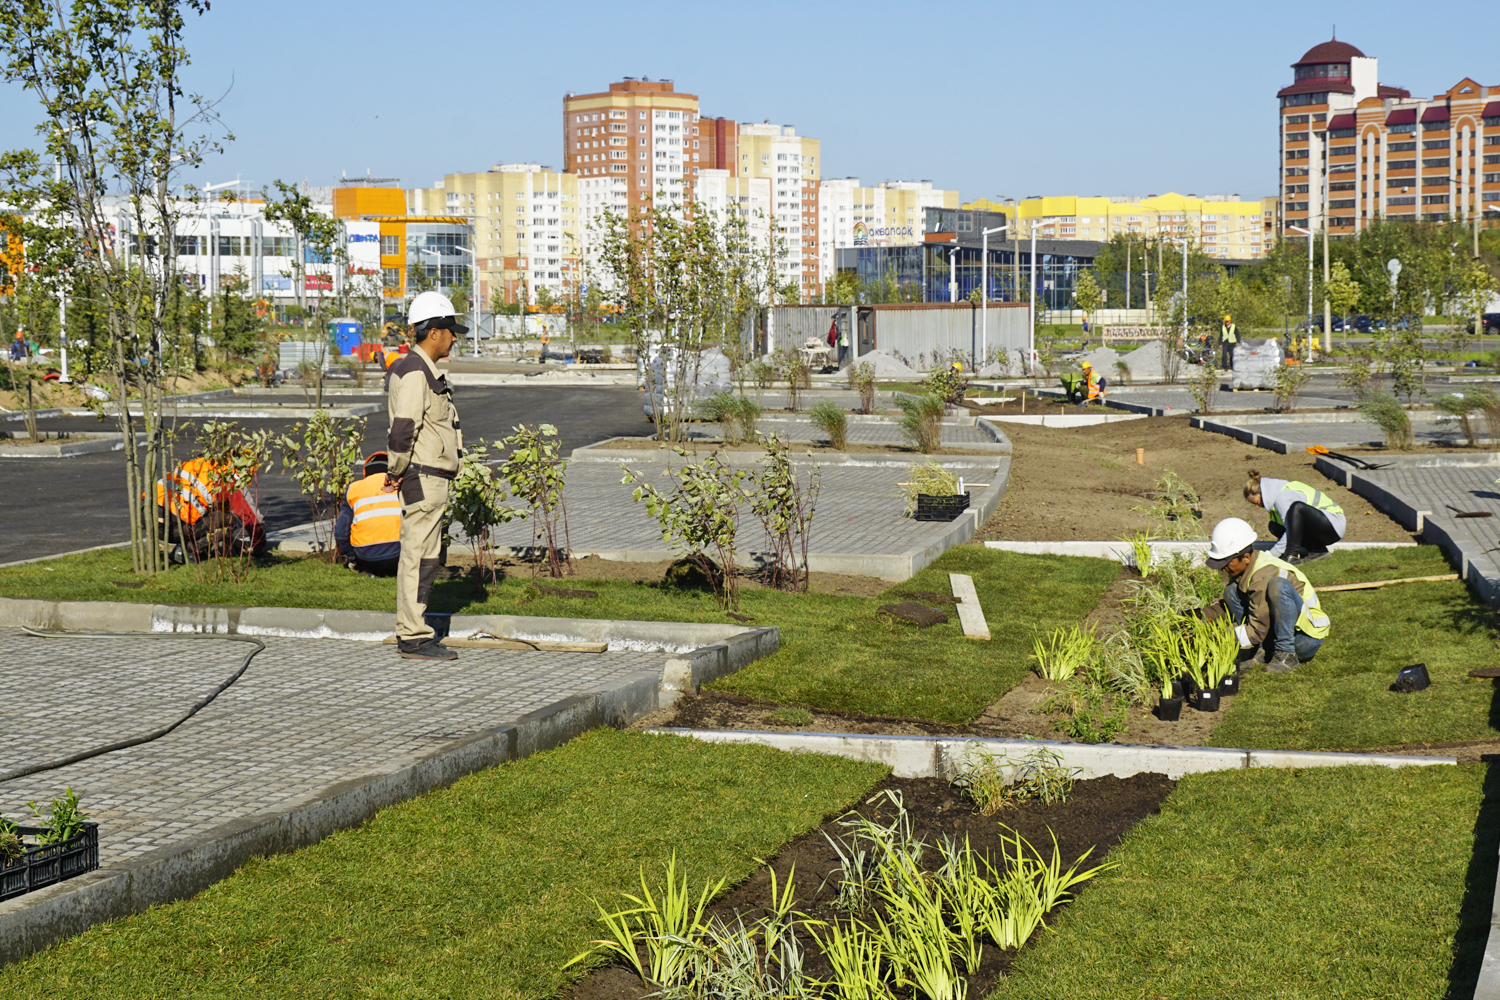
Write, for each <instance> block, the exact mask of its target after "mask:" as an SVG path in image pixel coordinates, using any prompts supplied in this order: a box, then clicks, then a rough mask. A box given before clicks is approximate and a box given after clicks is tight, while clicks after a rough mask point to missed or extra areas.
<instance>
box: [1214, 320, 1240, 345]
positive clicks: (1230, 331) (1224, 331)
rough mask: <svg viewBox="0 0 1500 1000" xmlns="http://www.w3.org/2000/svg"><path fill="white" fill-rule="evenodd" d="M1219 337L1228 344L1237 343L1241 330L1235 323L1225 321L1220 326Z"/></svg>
mask: <svg viewBox="0 0 1500 1000" xmlns="http://www.w3.org/2000/svg"><path fill="white" fill-rule="evenodd" d="M1219 339H1220V340H1222V341H1223V342H1224V343H1226V344H1237V343H1239V340H1240V331H1239V329H1238V328H1237V327H1236V326H1235V325H1234V324H1233V323H1225V324H1223V325H1222V326H1221V327H1220V328H1219Z"/></svg>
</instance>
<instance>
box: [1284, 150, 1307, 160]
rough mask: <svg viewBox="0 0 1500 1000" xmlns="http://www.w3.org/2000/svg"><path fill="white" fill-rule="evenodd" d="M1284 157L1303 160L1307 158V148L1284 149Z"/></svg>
mask: <svg viewBox="0 0 1500 1000" xmlns="http://www.w3.org/2000/svg"><path fill="white" fill-rule="evenodd" d="M1286 158H1287V159H1288V160H1305V159H1307V150H1305V149H1289V150H1287V151H1286Z"/></svg>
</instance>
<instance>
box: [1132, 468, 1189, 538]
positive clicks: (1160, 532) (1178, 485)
mask: <svg viewBox="0 0 1500 1000" xmlns="http://www.w3.org/2000/svg"><path fill="white" fill-rule="evenodd" d="M1146 496H1147V497H1148V498H1149V499H1150V500H1151V501H1152V503H1151V505H1150V506H1148V507H1132V508H1130V509H1131V510H1133V511H1139V512H1141V513H1144V514H1145V515H1146V517H1147V519H1148V520H1149V521H1150V523H1151V527H1150V533H1151V535H1152V537H1154V538H1165V539H1171V540H1174V541H1176V540H1181V539H1185V538H1206V537H1208V536H1207V535H1206V534H1205V533H1204V531H1203V522H1202V517H1203V511H1202V509H1201V508H1202V505H1203V501H1202V500H1201V499H1200V498H1199V497H1198V491H1197V490H1196V489H1194V488H1193V485H1192V484H1191V483H1189V482H1188V481H1187V480H1185V479H1183V478H1182V477H1181V476H1179V475H1178V474H1177V473H1176V472H1173V471H1172V470H1171V469H1167V470H1165V471H1164V472H1163V473H1162V475H1161V478H1160V479H1158V480H1157V481H1156V486H1155V487H1154V488H1153V489H1152V490H1151V491H1150V492H1149V493H1147V494H1146Z"/></svg>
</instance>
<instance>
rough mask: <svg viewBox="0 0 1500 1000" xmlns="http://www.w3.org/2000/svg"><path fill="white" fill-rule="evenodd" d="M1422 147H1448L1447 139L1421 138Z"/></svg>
mask: <svg viewBox="0 0 1500 1000" xmlns="http://www.w3.org/2000/svg"><path fill="white" fill-rule="evenodd" d="M1422 148H1423V149H1447V148H1448V140H1447V139H1423V140H1422Z"/></svg>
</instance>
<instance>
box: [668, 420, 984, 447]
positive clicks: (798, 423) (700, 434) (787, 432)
mask: <svg viewBox="0 0 1500 1000" xmlns="http://www.w3.org/2000/svg"><path fill="white" fill-rule="evenodd" d="M848 427H849V430H848V436H849V443H850V444H863V445H909V444H910V442H909V441H907V439H906V436H905V435H903V434H902V433H901V428H900V427H899V426H898V425H897V423H896V422H895V420H858V421H855V420H851V421H849V425H848ZM756 428H757V429H758V430H760V432H761V433H763V434H770V433H773V432H774V433H775V434H776V435H777V436H778V437H780V438H781V439H782V440H783V441H796V442H817V443H820V444H827V443H828V435H827V434H826V433H824V432H823V431H821V430H819V429H818V428H816V427H814V426H813V425H812V423H811V421H809V420H808V419H807V418H805V417H803V418H801V419H798V418H794V417H791V416H781V415H777V416H768V417H762V418H761V419H760V420H759V421H758V422H757V423H756ZM688 434H689V437H691V438H692V439H693V440H707V439H717V438H718V437H719V434H720V432H719V427H718V425H717V424H695V425H692V426H691V427H690V428H689V431H688ZM942 441H943V447H944V448H961V447H963V446H964V445H973V444H981V445H989V446H993V445H994V444H995V443H996V442H995V439H994V438H993V437H991V436H990V435H989V434H987V433H985V431H984V430H982V429H981V428H979V427H977V426H975V425H974V424H973V423H972V422H969V423H963V424H959V423H944V424H943V438H942Z"/></svg>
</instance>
